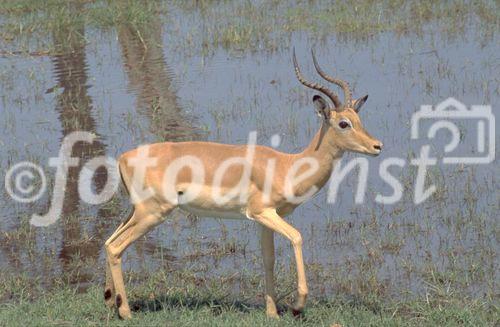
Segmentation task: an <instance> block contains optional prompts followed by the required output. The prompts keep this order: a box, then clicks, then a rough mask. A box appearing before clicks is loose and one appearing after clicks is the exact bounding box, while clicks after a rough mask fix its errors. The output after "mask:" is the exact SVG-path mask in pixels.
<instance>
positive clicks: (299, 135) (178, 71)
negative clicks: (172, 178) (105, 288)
mask: <svg viewBox="0 0 500 327" xmlns="http://www.w3.org/2000/svg"><path fill="white" fill-rule="evenodd" d="M72 5H73V6H74V7H73V10H79V8H78V6H80V5H79V4H78V3H74V4H72ZM72 24H73V26H72V28H71V31H76V32H77V33H79V34H80V35H82V36H85V37H86V38H87V39H88V40H89V42H88V43H87V44H85V43H82V42H81V41H78V40H77V39H73V38H71V37H68V33H69V32H68V33H66V31H65V29H64V28H62V29H61V30H58V31H54V33H53V34H52V41H53V45H54V47H55V48H56V49H57V52H56V54H55V55H54V56H52V57H50V58H37V59H30V58H28V59H26V58H3V59H0V60H1V61H0V62H1V63H2V66H1V67H2V69H3V70H5V71H6V73H2V76H4V75H5V74H9V75H11V76H12V80H10V79H2V80H1V81H0V85H1V88H2V92H3V96H2V102H1V104H0V105H1V110H2V111H1V114H2V119H1V121H0V124H2V125H1V127H2V128H0V129H1V130H0V145H1V146H2V147H3V149H5V150H3V151H5V152H2V156H1V158H0V167H1V168H2V170H6V169H7V168H8V167H9V166H10V165H12V164H13V163H15V162H18V161H22V160H35V161H37V162H40V163H42V165H45V166H46V167H47V169H46V171H47V173H48V174H53V170H51V168H49V167H48V166H47V165H46V162H47V160H48V158H49V157H52V156H56V154H57V152H58V148H59V146H60V142H61V140H62V138H63V137H64V136H65V135H68V134H69V133H71V132H73V131H77V130H84V131H89V132H93V133H95V134H96V135H98V139H97V140H96V141H95V142H94V143H92V144H87V143H78V144H76V145H75V146H74V148H73V154H72V156H73V157H77V158H80V159H81V160H80V164H79V166H78V167H74V168H70V170H69V176H68V182H67V185H66V190H65V192H64V195H65V196H64V205H63V217H62V218H61V220H59V221H58V222H57V223H56V224H55V225H54V226H50V227H48V228H31V227H30V226H29V225H28V223H27V221H28V220H29V216H30V215H31V214H32V213H33V212H46V211H47V204H48V203H49V199H48V198H44V199H42V200H41V201H39V202H40V203H35V204H33V205H20V204H16V203H13V201H12V200H11V199H10V198H9V197H8V195H7V194H5V193H1V194H0V200H1V201H0V202H1V204H0V213H2V217H3V218H4V219H5V225H3V227H2V236H1V239H0V265H1V266H2V268H4V269H7V270H8V271H10V272H12V273H14V272H18V271H25V272H28V273H30V274H31V275H35V276H40V277H43V278H44V279H46V280H50V277H51V276H66V277H67V279H68V282H70V283H79V284H81V285H82V286H83V287H85V286H86V285H87V284H88V283H89V282H94V281H95V280H98V281H99V280H101V279H102V274H103V271H104V269H102V267H103V262H104V261H103V251H102V245H103V243H104V240H105V239H106V237H107V236H109V235H110V233H111V232H112V231H113V230H114V229H115V228H116V226H117V225H118V224H119V221H120V220H121V219H123V218H124V217H125V216H126V211H127V210H128V209H127V208H128V206H129V205H128V201H127V200H126V198H125V197H124V195H122V194H121V195H119V196H117V197H116V199H114V200H113V201H112V202H110V203H108V204H106V205H102V206H89V205H87V204H85V203H81V202H80V201H79V200H78V185H77V180H78V177H79V172H80V169H81V167H82V166H83V165H84V164H85V162H87V161H88V159H89V158H92V157H95V156H98V155H102V154H106V155H111V156H117V155H118V154H119V153H121V152H123V151H126V150H128V149H131V148H133V147H136V146H137V145H139V144H143V143H150V142H157V141H165V140H172V141H178V140H186V139H209V140H215V141H221V142H226V143H234V142H238V143H243V142H245V140H246V138H247V136H248V132H249V131H251V130H257V131H258V132H259V134H258V135H259V143H261V144H266V145H268V144H269V137H270V136H271V135H273V134H275V133H279V134H280V135H281V136H282V139H283V144H281V145H280V150H283V151H296V150H297V149H299V148H301V147H303V146H305V145H306V144H307V143H308V141H309V140H310V138H311V137H312V135H313V134H314V132H315V131H316V128H317V121H316V117H315V116H314V114H313V110H312V106H311V103H310V102H311V101H310V99H311V96H312V93H311V92H310V91H309V90H305V89H304V88H302V87H301V86H300V84H299V83H298V82H297V81H296V79H295V77H294V73H293V70H292V69H291V62H290V52H289V49H288V48H286V49H284V50H283V51H281V52H280V51H276V52H269V53H268V52H266V51H261V52H257V53H255V52H251V53H250V52H249V53H245V54H244V55H242V56H238V57H236V56H234V54H231V53H228V52H226V51H225V50H224V49H222V48H216V49H215V50H214V52H213V55H212V56H210V57H205V56H204V54H203V53H201V52H202V51H200V53H197V52H196V51H195V53H194V54H189V55H187V54H186V53H185V52H184V50H183V48H182V47H181V48H179V47H178V46H177V45H178V44H179V42H183V41H184V40H179V35H178V34H175V33H173V32H172V31H171V30H169V29H167V28H164V26H161V25H160V19H157V20H155V19H153V20H152V21H151V26H150V27H149V28H148V29H147V30H146V29H141V28H130V27H129V26H125V25H123V26H121V27H119V28H117V30H116V31H110V32H107V33H104V34H102V35H101V34H100V32H99V31H96V30H94V29H91V28H88V27H86V26H84V25H83V23H82V22H73V23H72ZM181 28H184V29H189V28H190V27H189V26H181ZM429 28H430V29H432V26H430V27H429ZM181 34H182V33H181ZM182 35H184V34H182ZM201 37H202V36H201ZM436 38H437V39H436ZM94 39H95V40H96V41H95V42H92V41H91V40H94ZM290 39H291V41H292V43H293V44H294V45H295V46H296V48H297V53H298V55H299V57H300V58H301V59H300V61H301V62H302V65H303V67H304V68H303V69H304V73H305V74H307V75H308V77H310V78H311V79H314V78H315V75H314V74H313V68H312V65H311V62H310V57H309V53H308V52H309V49H310V48H311V47H312V46H315V48H316V50H317V55H318V57H319V58H321V61H322V62H323V66H325V67H328V69H329V70H330V71H332V72H335V73H337V74H339V75H340V76H342V77H344V78H345V79H347V80H349V81H350V82H351V84H352V85H353V86H354V89H355V95H356V96H360V95H363V94H365V93H366V92H367V93H369V94H370V99H369V101H368V103H367V104H366V105H365V107H364V108H363V111H362V114H361V117H362V119H363V122H364V124H365V126H366V127H367V129H368V130H370V131H372V132H373V134H374V135H375V136H377V137H378V138H380V139H382V140H383V141H384V144H385V152H384V155H383V156H381V157H379V158H373V159H372V158H370V177H369V186H368V190H367V193H366V201H365V204H364V205H357V204H355V203H354V200H353V194H354V192H355V190H356V176H354V175H353V176H350V177H349V178H348V179H347V181H346V182H345V183H344V184H343V185H342V187H341V193H340V194H339V196H338V200H337V202H336V203H335V204H333V205H332V204H327V203H326V192H321V193H320V194H319V195H318V196H317V197H315V198H314V199H313V200H312V201H311V202H310V203H308V204H306V205H304V206H303V207H301V208H299V209H298V210H297V211H296V213H295V214H294V216H293V217H291V218H290V219H291V221H292V223H293V224H294V225H296V226H297V227H298V228H299V229H300V230H301V231H302V232H303V236H304V240H305V242H304V243H305V257H306V262H307V263H308V266H309V267H311V268H315V269H311V272H310V278H311V281H310V284H311V289H313V292H312V293H313V294H316V295H323V294H333V293H347V294H351V293H352V292H355V291H356V290H359V289H361V290H363V289H365V290H366V289H368V290H369V289H370V288H377V289H380V290H382V291H383V292H386V293H387V294H401V293H403V292H402V291H401V289H403V290H411V291H416V292H418V293H420V292H423V290H424V289H425V285H426V284H425V282H426V281H427V280H428V279H429V278H430V277H429V276H432V278H434V277H435V276H436V275H439V274H440V273H443V272H444V271H453V276H452V277H449V276H448V277H446V276H445V277H446V278H452V279H451V280H450V282H452V283H455V285H460V286H462V287H463V288H466V289H467V290H468V292H470V293H471V294H482V293H487V292H491V290H494V289H495V286H496V284H495V283H496V280H497V279H498V273H497V272H496V267H497V261H496V255H495V251H496V249H497V243H496V237H495V234H494V230H495V228H496V227H497V225H498V223H497V222H496V221H495V217H496V216H498V198H497V193H496V187H495V185H496V184H495V183H496V176H497V175H498V174H497V173H498V165H489V166H483V167H480V168H481V169H478V168H477V167H474V166H470V167H469V166H465V167H464V166H448V167H440V168H439V169H432V170H431V171H430V172H429V181H431V182H434V183H436V185H437V186H438V192H437V193H436V195H435V196H433V198H432V199H431V200H429V201H427V202H425V203H423V204H421V205H419V206H415V205H414V204H413V197H412V189H413V183H414V177H415V170H414V169H413V168H412V167H410V166H409V165H408V164H407V166H406V167H405V168H404V169H401V170H397V169H396V168H395V169H394V171H392V173H393V174H394V175H395V176H396V177H397V178H398V179H399V180H400V181H401V182H402V184H403V186H404V189H405V195H404V197H403V199H402V200H401V201H400V202H399V203H397V204H395V205H392V206H389V205H388V206H383V205H380V204H378V203H375V202H374V200H373V199H374V197H375V194H376V193H377V192H382V193H383V194H389V193H390V191H391V189H390V188H388V187H387V184H385V183H384V182H383V181H382V180H381V179H380V177H379V175H378V167H379V165H380V162H381V161H382V160H383V159H384V158H387V157H391V156H396V157H401V158H404V159H410V158H412V157H414V154H415V153H418V150H419V146H420V144H418V143H413V142H410V137H409V121H410V117H411V114H412V113H413V112H415V111H416V110H417V109H418V108H419V106H420V105H421V104H432V103H437V102H439V101H441V100H443V99H444V98H446V97H448V96H455V97H457V98H459V99H460V100H464V101H465V102H466V103H467V104H473V103H477V104H480V103H489V102H494V100H495V95H498V90H497V87H496V86H495V85H496V84H497V83H496V82H497V81H496V76H498V69H497V68H498V67H497V66H495V59H494V58H496V56H497V55H496V50H497V49H496V47H495V45H494V42H491V43H488V42H486V43H485V42H484V40H481V41H476V40H475V38H474V37H470V35H465V36H463V38H457V39H452V40H449V39H446V38H445V37H443V39H440V38H439V37H436V36H432V35H424V36H418V37H416V36H411V35H408V36H403V37H401V36H397V35H394V34H390V33H385V34H381V36H380V37H378V38H377V39H373V40H370V42H365V43H363V44H360V43H359V42H357V41H356V42H354V41H353V42H350V41H349V40H348V39H343V40H342V43H341V44H342V46H341V47H340V46H338V44H339V43H340V41H339V40H338V39H337V38H336V37H335V36H331V37H328V38H325V40H323V41H322V42H321V43H318V44H313V43H314V41H312V40H311V38H309V37H308V35H306V34H304V33H302V32H295V33H291V34H290ZM197 41H199V42H200V43H202V40H197V39H195V40H194V41H193V42H197ZM478 42H481V51H480V52H478V50H477V49H478V48H480V47H479V45H478ZM430 44H439V46H435V45H432V46H431V45H430ZM415 49H419V51H415ZM420 50H421V51H420ZM187 52H188V53H189V51H187ZM492 58H493V59H492ZM472 59H473V60H472ZM479 82H480V83H479ZM495 92H496V93H495ZM202 126H203V127H202ZM467 126H468V125H467V124H466V123H464V125H462V127H463V128H466V127H467ZM203 130H208V131H210V132H209V133H207V134H205V133H204V132H203ZM444 139H445V136H442V137H441V139H439V140H438V141H437V142H436V143H435V144H433V146H434V149H439V147H440V146H441V145H442V144H443V142H444V141H443V140H444ZM3 153H5V155H3ZM436 153H438V151H437V150H436ZM436 153H434V154H436ZM353 157H355V156H354V155H349V156H348V157H347V159H350V158H353ZM106 178H107V175H106V171H105V170H101V171H98V172H97V173H96V174H95V176H94V180H93V182H94V185H95V187H96V189H97V190H99V189H100V188H102V187H103V185H104V183H105V181H106ZM56 191H62V190H56ZM49 193H52V192H49ZM256 235H257V229H256V228H255V226H254V225H253V224H251V223H249V222H234V221H228V222H226V221H224V222H220V221H218V220H212V219H206V220H205V219H201V220H192V219H186V216H185V215H184V214H183V213H182V212H176V213H174V214H173V216H172V218H171V219H169V220H167V222H165V224H164V225H163V226H161V227H159V228H157V229H156V230H154V231H153V232H152V233H150V235H149V236H147V237H145V238H143V239H141V240H140V241H138V242H137V243H136V244H134V246H132V247H131V249H129V250H128V251H127V253H126V258H125V260H124V262H125V267H126V268H128V269H130V270H139V269H154V267H157V266H161V265H163V264H164V263H165V261H166V262H175V264H177V265H180V266H183V267H189V269H191V270H193V271H197V272H203V273H204V274H222V273H228V274H233V273H239V272H241V267H245V268H246V269H248V270H252V271H258V272H259V273H260V272H261V268H260V261H259V260H251V258H255V257H257V258H258V256H259V254H258V253H260V251H259V249H258V240H257V237H256ZM277 244H278V247H279V249H278V251H277V253H279V254H280V255H279V263H280V264H281V265H282V266H287V262H288V260H289V258H290V251H289V245H288V243H287V242H285V241H284V240H282V239H278V240H277ZM485 249H487V250H485ZM478 267H479V268H478ZM461 273H462V275H463V276H466V277H464V278H459V277H457V276H462V275H461ZM325 276H328V278H325ZM439 278H443V276H441V277H439ZM48 283H50V282H48Z"/></svg>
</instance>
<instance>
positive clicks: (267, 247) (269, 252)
mask: <svg viewBox="0 0 500 327" xmlns="http://www.w3.org/2000/svg"><path fill="white" fill-rule="evenodd" d="M261 250H262V258H263V261H264V274H265V289H266V294H265V299H266V315H267V316H268V317H269V318H278V317H279V316H278V310H277V309H276V291H275V287H274V261H275V257H274V232H273V230H271V229H269V228H267V227H266V226H261Z"/></svg>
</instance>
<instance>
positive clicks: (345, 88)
mask: <svg viewBox="0 0 500 327" xmlns="http://www.w3.org/2000/svg"><path fill="white" fill-rule="evenodd" d="M311 54H312V57H313V63H314V68H316V71H317V72H318V74H319V75H320V76H321V77H323V78H324V79H326V80H327V81H328V82H331V83H333V84H337V85H338V86H340V87H341V88H342V90H343V91H344V105H347V106H350V105H351V104H352V94H351V90H350V89H349V84H347V82H345V81H343V80H341V79H337V78H333V77H331V76H330V75H328V74H326V73H325V72H324V71H323V69H321V67H319V64H318V61H317V60H316V56H315V55H314V50H313V49H311Z"/></svg>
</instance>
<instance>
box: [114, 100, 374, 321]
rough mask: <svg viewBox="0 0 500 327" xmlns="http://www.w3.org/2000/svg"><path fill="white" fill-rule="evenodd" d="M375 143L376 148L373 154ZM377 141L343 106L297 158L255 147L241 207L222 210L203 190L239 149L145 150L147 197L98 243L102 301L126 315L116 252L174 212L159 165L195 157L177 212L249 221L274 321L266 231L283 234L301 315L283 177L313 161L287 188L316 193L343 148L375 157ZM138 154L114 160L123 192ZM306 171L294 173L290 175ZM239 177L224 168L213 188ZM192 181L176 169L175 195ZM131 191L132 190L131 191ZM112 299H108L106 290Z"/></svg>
mask: <svg viewBox="0 0 500 327" xmlns="http://www.w3.org/2000/svg"><path fill="white" fill-rule="evenodd" d="M345 118H347V119H349V120H350V121H351V122H352V129H350V130H349V131H342V130H340V129H339V128H338V127H337V125H338V122H339V121H340V120H341V119H345ZM375 146H378V147H379V149H378V150H377V149H376V148H375ZM381 146H382V144H381V143H380V142H379V141H378V140H376V139H374V138H373V137H371V136H370V135H369V134H368V133H366V131H365V130H364V129H363V126H362V125H361V121H360V119H359V116H358V114H357V112H356V111H354V110H353V109H352V108H347V109H345V110H343V111H335V110H330V112H329V118H328V120H325V121H323V123H322V126H321V128H320V130H319V131H318V132H317V133H316V135H315V136H314V138H313V140H312V141H311V143H310V144H309V146H307V147H306V148H305V149H304V151H303V152H301V153H297V154H289V153H282V152H279V151H276V150H274V149H271V148H268V147H264V146H256V147H255V155H254V159H253V162H252V165H251V174H250V183H249V185H248V190H247V191H248V198H247V199H246V201H244V202H243V203H241V202H239V201H229V202H228V203H226V204H224V205H222V206H221V205H219V204H217V203H216V202H214V201H213V200H212V199H211V197H210V196H209V195H210V194H211V192H212V190H211V185H212V182H213V179H214V172H215V170H216V169H217V167H219V165H220V164H221V163H222V162H223V161H224V160H227V159H228V158H231V157H242V158H243V157H245V154H246V152H247V150H248V146H247V145H226V144H218V143H211V142H181V143H171V142H166V143H158V144H153V145H150V146H149V157H154V158H158V164H157V166H156V167H153V168H149V169H148V170H147V172H146V176H145V180H144V186H147V187H151V188H153V189H154V191H155V196H154V197H153V198H150V199H148V200H146V201H144V202H142V203H137V204H135V205H134V213H133V215H132V217H131V218H130V219H129V220H128V221H126V222H125V223H123V224H122V225H120V226H119V227H118V229H117V230H116V231H115V232H114V233H113V235H111V237H110V238H109V239H108V240H107V241H106V245H105V247H106V253H107V260H108V267H107V278H106V288H105V290H106V297H107V304H108V305H110V306H112V305H113V304H114V303H115V301H114V299H117V298H118V297H120V302H121V305H120V307H119V308H118V310H119V314H120V316H121V317H123V318H129V317H130V316H131V313H130V308H129V304H128V301H127V296H126V293H125V287H124V283H123V276H122V270H121V257H122V254H123V251H124V250H125V249H126V248H127V247H128V246H129V245H130V244H131V243H132V242H134V241H135V240H137V239H138V238H139V237H141V236H143V235H144V234H146V233H147V232H148V231H149V230H151V229H152V228H153V227H155V226H157V225H158V224H160V223H161V222H162V221H164V219H165V217H166V215H167V214H168V213H169V212H171V211H172V210H173V209H174V208H176V207H178V206H177V205H176V204H175V203H171V202H169V201H168V200H166V198H165V196H164V194H163V188H162V181H163V173H164V172H165V168H166V167H168V165H169V164H170V163H171V162H172V161H173V160H175V159H176V158H179V157H182V156H186V155H193V156H195V157H197V158H199V159H200V160H201V162H202V163H203V166H204V168H205V174H206V175H205V182H204V184H203V187H202V191H201V192H200V195H199V196H198V197H197V198H195V199H194V200H193V201H192V202H190V203H189V204H187V205H184V204H183V205H180V207H181V208H182V209H184V210H187V211H191V212H194V213H195V214H200V213H203V214H207V215H210V214H211V213H212V215H213V216H223V217H231V216H234V217H236V218H245V217H246V218H249V219H252V220H255V221H256V222H257V223H259V224H260V225H262V233H261V246H262V255H263V259H264V268H265V281H266V290H265V293H266V296H265V299H266V312H267V315H268V316H271V317H277V311H276V303H275V301H276V293H275V286H274V276H273V274H274V272H273V267H274V241H273V239H274V232H277V233H279V234H281V235H283V236H284V237H286V238H287V239H288V240H290V242H291V243H292V245H293V250H294V254H295V260H296V264H297V283H298V286H297V290H298V296H297V301H296V304H295V306H294V310H296V311H301V310H302V309H303V308H304V305H305V303H306V297H307V293H308V290H307V283H306V277H305V269H304V263H303V258H302V238H301V235H300V233H299V232H298V231H297V230H296V229H295V228H294V227H292V226H291V225H290V224H289V223H287V222H286V221H285V220H284V219H283V217H285V216H287V215H289V214H291V213H292V212H293V211H294V209H295V208H296V207H297V206H298V205H299V204H300V203H291V202H289V201H288V199H287V197H286V194H285V193H286V190H285V180H286V176H287V173H288V171H289V169H290V167H292V166H293V165H294V163H295V162H297V160H300V159H302V158H305V157H308V158H314V159H315V160H317V162H318V164H319V169H318V170H317V171H316V172H315V173H314V174H313V175H312V176H310V177H309V178H307V179H306V180H304V181H302V182H301V183H300V184H298V185H296V186H295V187H294V188H293V192H294V194H295V195H297V196H301V195H303V194H306V192H307V191H308V190H310V189H311V187H313V186H315V187H317V188H318V190H319V189H320V188H321V187H323V185H325V183H326V182H327V181H328V179H329V177H330V174H331V172H332V169H333V167H334V165H335V163H336V162H337V161H338V160H339V159H340V158H341V156H342V155H343V153H344V152H345V151H355V152H360V153H365V154H370V155H377V154H378V153H379V152H380V148H381ZM137 151H138V150H137V149H136V150H132V151H129V152H127V153H125V154H123V155H122V156H121V157H120V159H119V168H120V172H121V174H122V177H123V180H124V183H125V186H126V187H127V189H128V190H129V191H131V188H132V185H131V180H132V176H133V174H134V171H133V168H132V167H130V165H129V163H130V160H131V159H133V158H135V157H136V156H137V153H138V152H137ZM269 160H275V162H276V169H275V173H274V175H273V179H272V183H271V192H270V198H269V199H268V201H267V202H266V201H264V192H265V181H266V173H265V172H266V166H267V164H268V162H269ZM305 169H306V167H304V168H303V169H302V170H299V172H298V174H300V173H301V172H302V171H304V170H305ZM242 174H243V167H242V166H241V165H238V166H236V165H235V166H232V167H231V168H230V169H228V170H227V171H226V174H225V175H224V178H223V179H222V183H221V186H222V188H224V189H228V190H229V189H231V188H232V187H234V186H235V185H236V184H237V183H238V181H239V180H240V178H241V176H242ZM191 181H192V174H191V171H190V169H189V168H184V169H183V170H181V171H180V172H179V174H178V178H177V181H176V183H175V189H176V191H178V192H183V191H184V190H185V188H186V187H188V186H189V185H190V182H191ZM132 191H133V190H132ZM110 291H111V294H113V296H109V294H110V293H109V292H110Z"/></svg>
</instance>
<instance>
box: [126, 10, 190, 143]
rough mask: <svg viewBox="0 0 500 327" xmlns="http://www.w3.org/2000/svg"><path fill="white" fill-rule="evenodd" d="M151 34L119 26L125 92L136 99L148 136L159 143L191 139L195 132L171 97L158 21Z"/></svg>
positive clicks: (174, 98)
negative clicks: (155, 137)
mask: <svg viewBox="0 0 500 327" xmlns="http://www.w3.org/2000/svg"><path fill="white" fill-rule="evenodd" d="M150 24H151V25H152V26H150V30H149V29H148V30H147V31H146V30H140V29H139V30H138V29H135V28H132V27H130V26H125V25H124V26H121V27H119V30H118V40H119V42H120V48H121V54H122V58H123V67H124V69H125V71H126V72H127V78H128V89H129V90H130V91H131V92H133V93H134V94H135V95H136V102H135V107H136V108H137V110H139V111H140V112H141V113H143V114H144V115H146V116H147V117H148V118H149V120H150V129H151V132H152V133H154V134H155V135H157V136H158V140H162V141H166V140H169V141H181V140H188V139H192V138H193V133H194V132H195V128H194V127H193V126H192V125H191V123H190V121H189V120H190V119H192V118H191V117H189V116H188V115H186V114H185V113H183V112H182V110H181V108H180V106H179V103H178V99H177V95H176V94H175V93H174V88H173V87H172V85H171V84H172V83H171V79H172V77H173V74H172V73H171V72H169V69H168V67H167V64H166V62H165V58H164V50H163V46H162V44H163V40H162V27H161V25H160V19H159V18H157V19H153V20H152V21H151V23H150Z"/></svg>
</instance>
